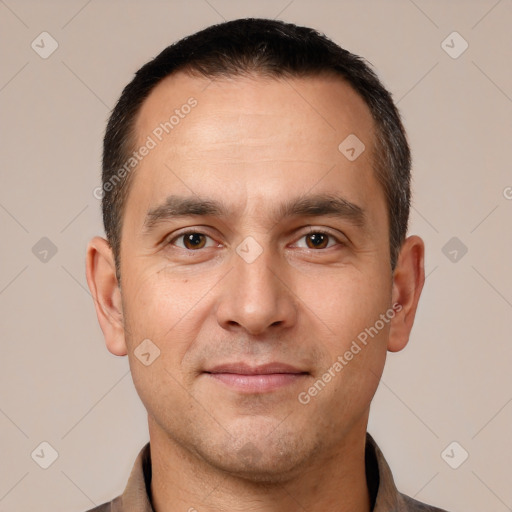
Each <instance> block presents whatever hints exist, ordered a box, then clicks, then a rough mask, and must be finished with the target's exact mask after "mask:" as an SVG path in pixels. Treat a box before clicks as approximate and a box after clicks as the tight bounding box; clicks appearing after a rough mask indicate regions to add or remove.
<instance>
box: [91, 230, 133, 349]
mask: <svg viewBox="0 0 512 512" xmlns="http://www.w3.org/2000/svg"><path fill="white" fill-rule="evenodd" d="M86 275H87V284H88V285H89V290H91V294H92V298H93V300H94V306H95V307H96V314H97V315H98V321H99V323H100V327H101V330H102V331H103V336H104V337H105V342H106V345H107V348H108V350H109V351H110V352H112V354H114V355H116V356H125V355H126V354H127V349H126V341H125V331H124V325H123V308H122V302H121V289H120V287H119V284H118V282H117V278H116V269H115V260H114V255H113V253H112V249H111V247H110V244H109V243H108V241H107V240H105V239H104V238H101V237H99V236H97V237H94V238H93V239H92V240H91V241H90V242H89V244H88V246H87V257H86Z"/></svg>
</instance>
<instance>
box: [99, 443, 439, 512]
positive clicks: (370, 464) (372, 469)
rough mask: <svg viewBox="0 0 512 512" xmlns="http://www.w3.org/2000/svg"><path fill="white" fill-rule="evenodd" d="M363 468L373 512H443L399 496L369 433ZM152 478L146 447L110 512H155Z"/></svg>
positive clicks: (389, 471)
mask: <svg viewBox="0 0 512 512" xmlns="http://www.w3.org/2000/svg"><path fill="white" fill-rule="evenodd" d="M365 467H366V480H367V482H368V489H369V492H370V498H371V504H372V512H389V511H393V512H406V511H414V510H418V511H419V510H424V511H432V512H436V511H439V512H443V511H440V510H439V509H436V508H434V507H429V506H428V505H423V504H420V503H419V502H416V501H414V500H412V499H411V498H408V497H407V496H404V495H402V494H400V493H399V492H398V490H397V488H396V486H395V482H394V480H393V475H392V473H391V469H390V468H389V466H388V464H387V462H386V460H385V458H384V455H383V454H382V452H381V451H380V449H379V447H378V446H377V443H376V442H375V441H374V439H373V437H372V436H371V435H370V434H368V433H367V434H366V449H365ZM151 475H152V469H151V451H150V443H147V444H146V445H145V446H144V447H143V448H142V449H141V451H140V452H139V454H138V456H137V459H136V460H135V464H134V465H133V469H132V472H131V474H130V477H129V479H128V483H127V484H126V488H125V490H124V492H123V494H122V495H121V496H118V497H117V498H115V499H114V500H113V501H112V502H110V509H109V510H110V512H154V510H153V507H152V506H151V502H150V498H149V496H150V488H151ZM417 507H418V508H417ZM101 510H103V509H101ZM105 510H106V509H105Z"/></svg>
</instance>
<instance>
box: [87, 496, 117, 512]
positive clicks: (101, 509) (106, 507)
mask: <svg viewBox="0 0 512 512" xmlns="http://www.w3.org/2000/svg"><path fill="white" fill-rule="evenodd" d="M122 510H123V509H122V507H121V496H118V497H117V498H114V499H113V500H112V501H108V502H107V503H103V504H102V505H97V506H96V507H94V508H91V509H89V510H87V511H86V512H122Z"/></svg>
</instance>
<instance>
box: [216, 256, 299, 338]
mask: <svg viewBox="0 0 512 512" xmlns="http://www.w3.org/2000/svg"><path fill="white" fill-rule="evenodd" d="M240 254H243V253H240ZM233 261H234V268H233V269H232V270H231V272H229V273H228V275H227V276H226V280H225V281H224V285H223V289H222V293H221V297H220V302H219V304H218V307H217V312H216V314H217V321H218V323H219V325H220V326H221V327H223V328H224V329H226V330H234V329H244V330H245V331H246V332H247V333H249V334H251V335H259V334H263V333H265V332H266V331H267V330H269V329H273V330H274V329H279V328H281V329H283V328H287V327H291V326H293V325H294V324H295V322H296V317H297V300H296V297H295V295H294V293H293V290H292V283H290V282H287V281H289V279H287V275H286V272H284V271H283V268H282V265H280V262H279V261H278V260H277V258H273V257H272V256H271V254H270V251H269V250H263V252H262V253H261V254H260V255H259V256H258V257H257V258H256V259H255V260H254V261H251V260H250V259H249V260H246V259H244V258H243V257H241V256H240V255H239V254H233Z"/></svg>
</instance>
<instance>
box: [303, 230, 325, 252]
mask: <svg viewBox="0 0 512 512" xmlns="http://www.w3.org/2000/svg"><path fill="white" fill-rule="evenodd" d="M305 236H306V245H307V246H308V248H309V249H325V248H326V247H327V244H328V243H329V235H327V234H326V233H309V234H307V235H305Z"/></svg>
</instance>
